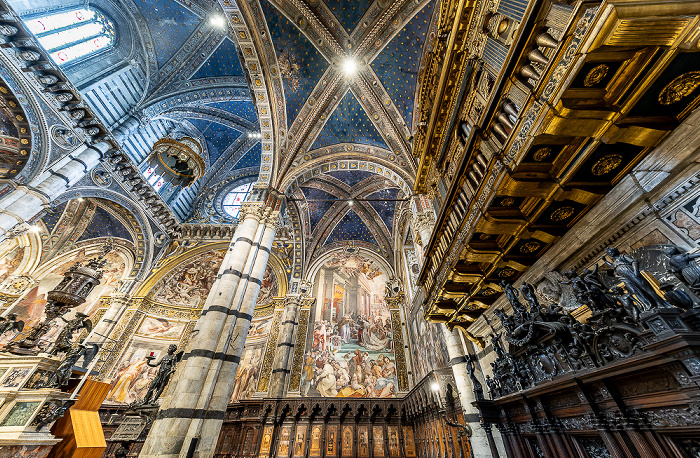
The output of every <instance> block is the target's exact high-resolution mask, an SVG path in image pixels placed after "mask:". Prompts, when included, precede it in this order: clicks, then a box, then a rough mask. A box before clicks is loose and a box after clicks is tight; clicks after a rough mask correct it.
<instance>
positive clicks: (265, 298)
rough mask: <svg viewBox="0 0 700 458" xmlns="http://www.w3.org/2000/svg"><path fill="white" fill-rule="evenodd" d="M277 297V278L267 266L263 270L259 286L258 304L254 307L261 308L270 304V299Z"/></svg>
mask: <svg viewBox="0 0 700 458" xmlns="http://www.w3.org/2000/svg"><path fill="white" fill-rule="evenodd" d="M278 295H279V285H278V282H277V276H276V275H275V271H274V270H272V267H271V266H270V265H269V264H268V265H267V267H266V268H265V274H264V275H263V278H262V284H261V285H260V294H258V302H257V304H256V305H255V306H256V307H262V306H264V305H267V304H269V303H270V302H272V299H273V298H275V297H277V296H278Z"/></svg>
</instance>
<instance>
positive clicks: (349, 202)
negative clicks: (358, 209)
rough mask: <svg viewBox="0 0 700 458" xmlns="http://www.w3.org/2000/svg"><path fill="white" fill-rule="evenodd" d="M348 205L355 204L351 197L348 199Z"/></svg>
mask: <svg viewBox="0 0 700 458" xmlns="http://www.w3.org/2000/svg"><path fill="white" fill-rule="evenodd" d="M348 205H349V206H351V207H352V206H353V205H355V202H354V201H353V200H352V199H350V200H349V201H348Z"/></svg>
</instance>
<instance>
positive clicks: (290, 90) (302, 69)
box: [260, 0, 328, 125]
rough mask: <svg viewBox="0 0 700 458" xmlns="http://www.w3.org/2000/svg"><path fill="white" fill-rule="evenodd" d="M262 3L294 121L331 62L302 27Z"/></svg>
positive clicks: (288, 120) (268, 4)
mask: <svg viewBox="0 0 700 458" xmlns="http://www.w3.org/2000/svg"><path fill="white" fill-rule="evenodd" d="M260 4H261V5H262V7H263V11H264V12H265V17H266V18H267V26H268V28H269V29H270V34H271V35H272V43H273V44H274V46H275V51H276V52H277V65H278V67H279V69H280V73H281V75H282V80H283V82H284V97H285V99H286V102H287V123H288V124H289V125H291V124H292V122H293V121H294V119H295V118H296V117H297V114H299V110H301V107H303V106H304V103H306V100H307V99H308V98H309V95H310V94H311V91H313V89H314V87H316V83H317V82H318V80H319V79H321V76H322V75H323V73H324V72H325V70H326V68H328V62H327V61H326V59H324V58H323V56H322V55H321V53H320V52H318V51H317V50H316V48H314V47H313V45H312V44H311V43H310V42H309V40H307V39H306V37H305V36H304V35H302V33H301V32H300V31H299V29H297V28H296V27H295V26H294V24H292V23H291V22H290V21H289V20H288V19H287V18H286V17H285V16H284V15H282V14H281V13H280V12H279V11H277V10H276V9H275V7H274V6H272V5H271V4H270V3H269V2H268V1H267V0H261V2H260Z"/></svg>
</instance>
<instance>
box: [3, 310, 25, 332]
mask: <svg viewBox="0 0 700 458" xmlns="http://www.w3.org/2000/svg"><path fill="white" fill-rule="evenodd" d="M22 329H24V321H22V320H17V314H16V313H10V314H9V315H7V316H6V317H0V336H3V335H5V333H7V332H8V331H12V330H15V331H16V332H22Z"/></svg>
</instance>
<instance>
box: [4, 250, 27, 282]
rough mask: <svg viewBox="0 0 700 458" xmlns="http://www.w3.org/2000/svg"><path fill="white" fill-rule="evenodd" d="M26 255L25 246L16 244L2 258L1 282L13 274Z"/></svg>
mask: <svg viewBox="0 0 700 458" xmlns="http://www.w3.org/2000/svg"><path fill="white" fill-rule="evenodd" d="M23 257H24V248H20V247H19V246H17V245H16V246H15V247H14V248H12V249H10V252H9V253H7V254H6V255H5V256H3V258H2V259H0V282H2V281H4V280H5V279H6V278H7V277H9V276H10V275H11V274H13V273H14V272H15V271H16V270H17V267H19V265H20V263H21V262H22V258H23Z"/></svg>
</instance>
